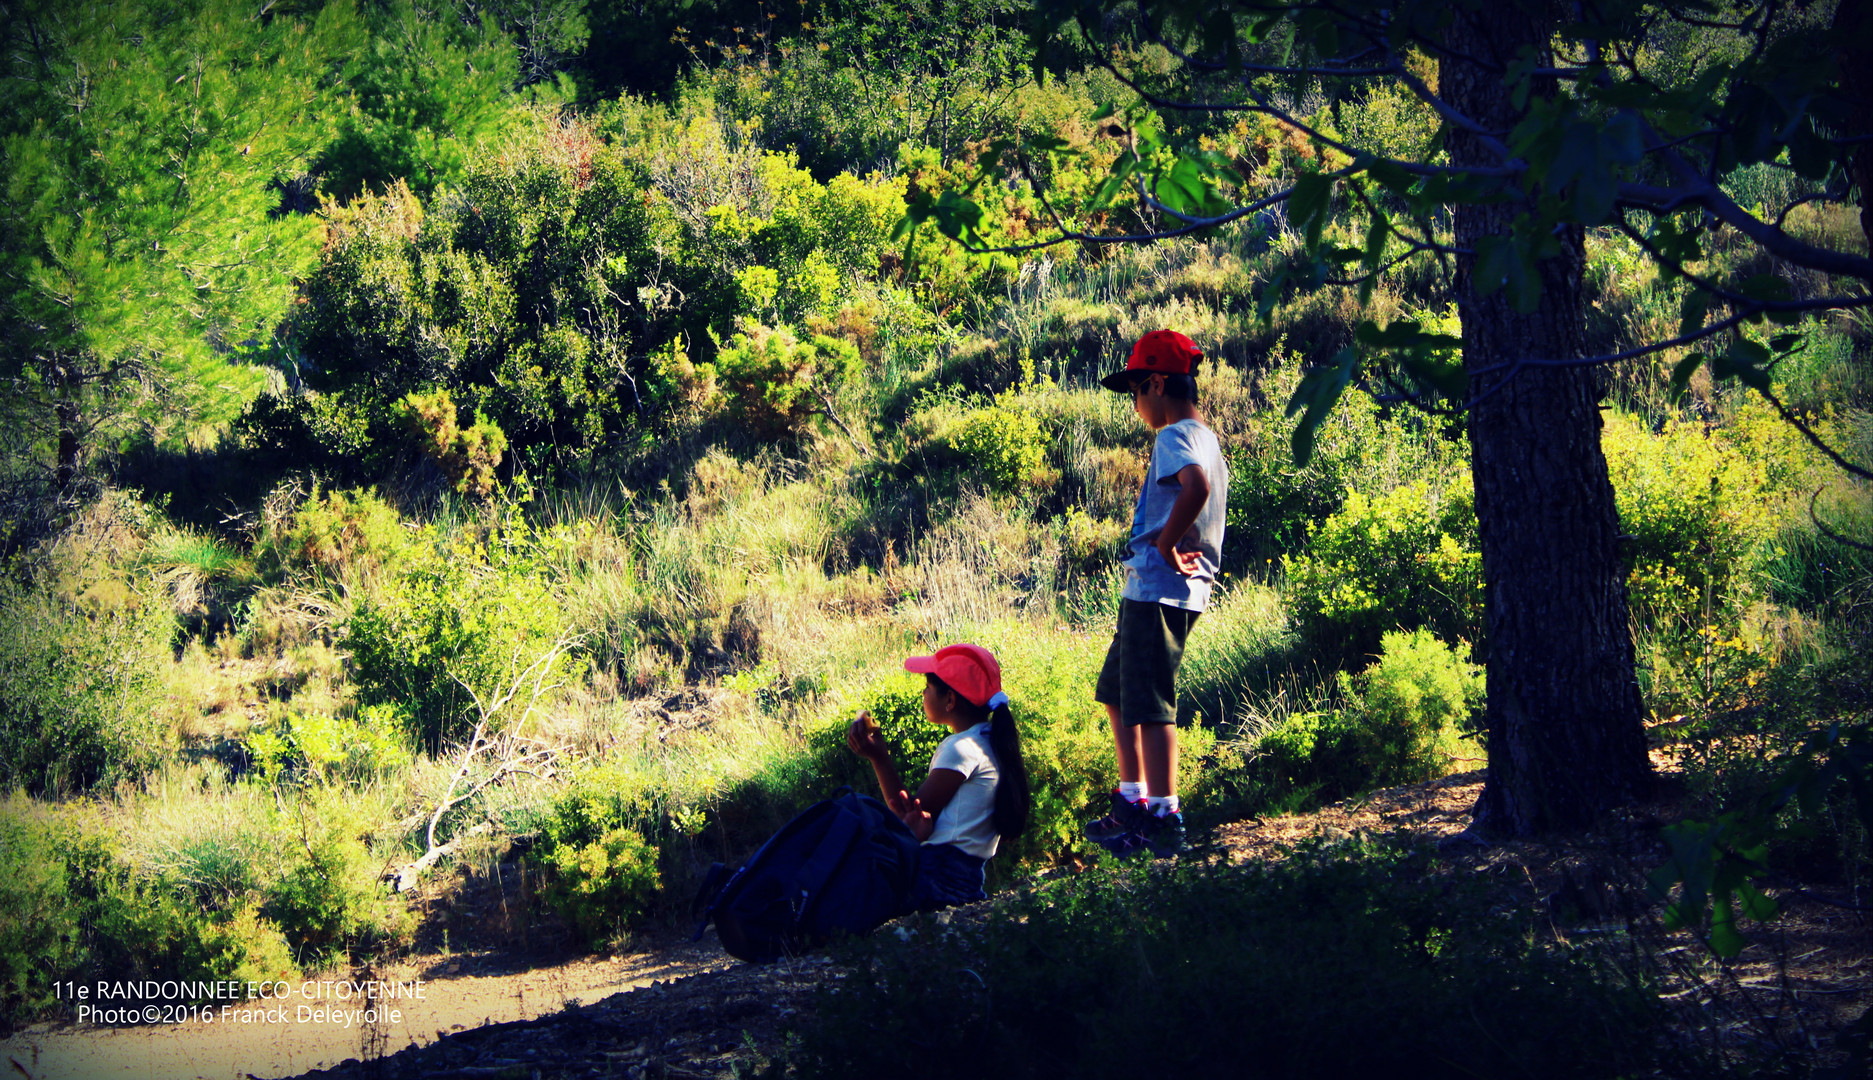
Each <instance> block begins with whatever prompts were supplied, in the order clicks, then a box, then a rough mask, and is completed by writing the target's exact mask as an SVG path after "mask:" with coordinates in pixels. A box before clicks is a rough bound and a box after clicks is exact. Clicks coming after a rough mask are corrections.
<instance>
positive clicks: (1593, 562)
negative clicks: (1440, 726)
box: [1439, 2, 1652, 836]
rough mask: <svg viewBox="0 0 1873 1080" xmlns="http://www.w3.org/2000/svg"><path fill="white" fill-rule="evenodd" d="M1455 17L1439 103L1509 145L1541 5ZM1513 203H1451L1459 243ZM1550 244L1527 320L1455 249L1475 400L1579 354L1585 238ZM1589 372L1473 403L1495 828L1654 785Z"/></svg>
mask: <svg viewBox="0 0 1873 1080" xmlns="http://www.w3.org/2000/svg"><path fill="white" fill-rule="evenodd" d="M1452 13H1453V15H1454V17H1455V22H1454V24H1453V25H1452V26H1451V28H1450V30H1449V33H1448V36H1447V37H1446V39H1445V40H1446V42H1447V43H1448V45H1449V46H1450V49H1451V53H1452V55H1451V56H1446V57H1444V58H1443V59H1442V61H1441V63H1440V65H1439V67H1440V71H1439V85H1440V92H1441V95H1442V96H1443V97H1444V99H1445V100H1446V101H1447V102H1448V103H1449V104H1450V105H1452V106H1453V107H1455V108H1456V109H1457V110H1458V111H1460V112H1462V113H1463V114H1465V115H1467V116H1469V117H1472V118H1474V119H1476V120H1478V121H1480V122H1481V124H1482V126H1484V127H1485V128H1487V129H1488V130H1489V131H1491V132H1492V133H1495V134H1496V135H1497V136H1498V137H1499V138H1504V139H1506V137H1507V134H1508V132H1509V130H1510V129H1511V128H1513V127H1514V125H1515V122H1516V120H1517V119H1518V118H1519V115H1520V112H1521V110H1518V109H1516V108H1515V107H1514V104H1513V102H1512V101H1511V99H1510V87H1509V86H1507V85H1505V84H1504V83H1503V81H1502V74H1501V72H1502V71H1503V70H1504V69H1505V68H1507V67H1508V66H1509V65H1510V64H1511V63H1512V62H1513V61H1514V60H1515V59H1516V57H1517V55H1518V53H1520V52H1521V51H1522V50H1524V49H1527V48H1533V49H1534V50H1536V51H1537V54H1538V55H1539V56H1540V57H1541V58H1542V63H1543V65H1544V66H1552V60H1551V58H1550V56H1549V46H1548V42H1549V41H1550V36H1551V34H1552V32H1553V30H1554V27H1555V25H1556V23H1555V18H1554V13H1553V12H1551V11H1547V10H1543V8H1542V7H1541V6H1540V5H1539V4H1538V3H1534V2H1527V3H1525V4H1522V5H1518V4H1515V3H1510V4H1504V5H1499V6H1497V5H1492V6H1488V7H1485V8H1482V9H1480V10H1474V11H1471V10H1465V9H1464V8H1462V7H1456V8H1453V9H1452ZM1453 57H1455V58H1453ZM1491 68H1493V69H1494V70H1491ZM1549 89H1550V92H1551V88H1549ZM1542 92H1544V88H1542V87H1540V86H1537V88H1536V91H1535V93H1536V94H1540V93H1542ZM1533 96H1534V95H1531V97H1533ZM1448 145H1449V148H1450V156H1451V162H1452V164H1455V165H1458V166H1464V165H1474V166H1485V165H1491V166H1493V165H1500V164H1501V162H1500V160H1499V159H1497V158H1496V157H1495V155H1494V154H1492V153H1491V152H1490V151H1489V150H1488V149H1486V148H1485V147H1484V146H1483V145H1482V144H1481V140H1479V139H1478V138H1477V137H1476V136H1474V135H1471V134H1469V133H1467V132H1462V131H1453V133H1452V134H1451V135H1450V137H1449V142H1448ZM1524 208H1525V206H1524V205H1523V204H1519V203H1498V204H1492V205H1466V206H1459V207H1458V208H1457V209H1456V212H1455V222H1454V225H1455V233H1456V242H1457V246H1458V247H1460V248H1464V249H1469V250H1474V248H1475V245H1476V242H1477V240H1478V239H1479V238H1481V237H1485V236H1492V235H1504V234H1507V233H1508V232H1509V231H1510V226H1511V223H1512V222H1513V221H1514V219H1515V217H1516V215H1517V213H1518V212H1520V211H1521V210H1523V209H1524ZM1560 240H1561V248H1562V251H1561V254H1560V255H1559V256H1557V257H1555V258H1551V259H1547V260H1544V261H1543V262H1542V263H1541V265H1540V273H1541V286H1542V296H1541V305H1540V307H1539V308H1538V309H1536V310H1535V311H1534V312H1532V313H1527V314H1524V313H1521V312H1518V311H1516V310H1515V307H1514V304H1513V303H1512V301H1511V298H1510V296H1509V290H1508V289H1506V288H1504V289H1498V290H1497V291H1496V292H1494V293H1492V294H1490V295H1488V296H1482V295H1480V293H1479V286H1480V285H1481V284H1482V283H1481V282H1479V281H1478V280H1477V279H1476V276H1475V262H1476V260H1475V259H1474V257H1471V256H1460V257H1458V259H1457V293H1458V305H1459V310H1460V313H1461V316H1462V320H1463V357H1464V365H1465V367H1466V368H1468V369H1469V370H1470V371H1471V372H1472V373H1473V374H1472V375H1471V379H1470V394H1471V397H1472V398H1473V399H1474V398H1477V397H1479V396H1481V395H1482V394H1484V393H1485V392H1488V391H1490V390H1491V389H1492V388H1494V387H1496V386H1497V384H1498V382H1499V381H1501V380H1502V379H1503V378H1504V376H1503V375H1502V374H1500V373H1498V374H1485V375H1478V374H1474V372H1476V371H1477V369H1479V368H1489V367H1494V366H1496V365H1499V364H1504V363H1511V362H1513V361H1514V360H1516V359H1517V358H1518V357H1519V358H1536V357H1541V358H1566V357H1576V356H1580V355H1581V348H1582V338H1583V329H1584V322H1583V300H1582V295H1581V279H1582V271H1583V269H1584V267H1585V262H1586V260H1585V254H1584V251H1583V244H1582V232H1581V230H1580V229H1579V228H1577V227H1569V228H1567V229H1565V230H1564V234H1563V235H1562V236H1561V237H1560ZM1596 381H1597V376H1596V373H1595V371H1594V370H1592V369H1588V368H1531V369H1526V370H1523V371H1521V372H1519V373H1516V374H1514V375H1513V377H1512V378H1511V379H1510V380H1509V382H1508V384H1507V385H1505V386H1502V387H1501V388H1500V389H1495V390H1494V392H1493V393H1490V396H1488V397H1487V398H1485V399H1483V400H1481V401H1479V402H1478V404H1477V405H1476V406H1475V407H1474V408H1472V409H1471V410H1470V413H1469V434H1470V467H1471V472H1472V475H1473V477H1474V480H1475V484H1476V516H1477V526H1478V533H1479V535H1480V538H1481V541H1482V555H1483V579H1484V583H1485V596H1486V604H1487V607H1486V613H1485V627H1486V633H1487V637H1488V643H1487V648H1488V653H1487V657H1486V661H1485V662H1486V668H1487V673H1488V674H1487V685H1488V697H1487V703H1486V721H1485V726H1486V729H1487V732H1488V753H1489V772H1488V778H1487V781H1486V782H1485V783H1484V786H1483V796H1482V798H1481V799H1480V800H1478V802H1477V807H1476V824H1477V827H1478V828H1479V829H1481V830H1483V831H1485V832H1488V833H1493V834H1496V835H1512V836H1527V835H1531V834H1535V833H1540V832H1545V831H1548V830H1552V829H1565V828H1573V827H1579V826H1583V825H1587V824H1589V823H1591V822H1592V821H1593V820H1594V819H1596V818H1597V817H1598V816H1599V815H1600V814H1601V813H1602V812H1604V811H1605V810H1607V809H1609V808H1611V807H1613V806H1617V805H1620V804H1622V803H1626V802H1629V801H1631V800H1632V799H1634V798H1635V797H1638V796H1640V795H1642V794H1643V793H1644V792H1645V791H1646V790H1647V789H1648V788H1649V786H1650V783H1651V777H1652V772H1651V764H1650V761H1649V759H1648V757H1647V754H1646V744H1645V728H1644V724H1643V722H1642V720H1641V706H1640V700H1639V687H1638V683H1637V681H1636V680H1635V678H1634V674H1633V649H1632V631H1631V627H1630V624H1629V622H1628V617H1627V608H1626V590H1625V570H1624V567H1623V565H1622V563H1621V560H1620V557H1619V553H1618V551H1617V550H1616V544H1617V537H1618V534H1619V517H1618V513H1617V511H1616V509H1615V506H1614V502H1613V486H1612V483H1611V482H1610V481H1609V480H1608V478H1607V471H1606V458H1605V457H1604V456H1603V455H1602V454H1601V452H1600V417H1599V412H1598V399H1599V396H1600V395H1599V394H1598V393H1597V392H1596V387H1595V384H1596Z"/></svg>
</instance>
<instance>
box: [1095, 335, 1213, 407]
mask: <svg viewBox="0 0 1873 1080" xmlns="http://www.w3.org/2000/svg"><path fill="white" fill-rule="evenodd" d="M1201 359H1203V350H1202V349H1199V348H1197V343H1196V342H1194V341H1191V340H1190V339H1189V338H1187V337H1185V336H1184V335H1182V334H1180V333H1178V332H1177V331H1175V330H1153V331H1151V332H1150V333H1149V334H1146V335H1145V336H1144V337H1141V338H1139V339H1138V344H1136V345H1133V346H1132V358H1131V359H1130V360H1128V361H1126V362H1125V367H1124V369H1123V370H1120V371H1115V372H1113V373H1112V374H1110V375H1107V376H1106V377H1105V378H1103V379H1100V380H1099V385H1101V386H1103V387H1105V388H1106V389H1107V390H1117V391H1118V392H1119V393H1121V394H1129V393H1131V392H1132V383H1133V382H1135V381H1137V379H1138V378H1139V376H1141V375H1146V376H1149V375H1195V374H1196V373H1197V361H1199V360H1201Z"/></svg>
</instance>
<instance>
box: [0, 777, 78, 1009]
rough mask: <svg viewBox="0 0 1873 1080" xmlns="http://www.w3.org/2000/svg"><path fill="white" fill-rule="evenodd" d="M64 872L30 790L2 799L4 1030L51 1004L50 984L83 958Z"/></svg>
mask: <svg viewBox="0 0 1873 1080" xmlns="http://www.w3.org/2000/svg"><path fill="white" fill-rule="evenodd" d="M65 878H66V875H65V866H64V863H63V860H61V859H60V858H59V857H58V853H57V851H56V850H55V849H54V841H53V836H52V828H51V827H50V825H49V823H48V822H46V821H44V820H43V819H41V818H39V816H38V815H37V814H35V813H34V810H33V808H32V805H31V803H30V802H28V800H27V799H26V798H25V797H24V796H21V795H18V794H15V795H13V796H12V797H10V798H8V799H7V800H6V801H5V802H4V803H0V1031H5V1030H7V1029H9V1028H11V1027H12V1026H14V1025H15V1024H17V1023H20V1022H22V1021H25V1020H29V1019H31V1018H33V1017H34V1016H37V1015H38V1014H40V1013H41V1012H42V1011H43V1010H45V1009H47V1008H49V1007H51V1006H52V1004H53V1003H54V1001H55V1000H56V999H55V997H54V995H53V989H52V984H53V983H55V982H57V981H59V980H61V979H64V978H68V977H69V976H70V975H71V973H72V972H73V971H74V970H75V969H76V968H77V967H79V966H80V964H81V962H82V961H83V959H84V956H85V951H84V944H83V940H82V931H81V928H80V925H79V916H80V908H79V904H78V903H77V901H76V900H74V898H73V897H72V896H71V895H70V893H69V892H68V891H67V890H66V880H65Z"/></svg>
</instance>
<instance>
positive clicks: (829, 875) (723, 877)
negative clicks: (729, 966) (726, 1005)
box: [696, 788, 919, 963]
mask: <svg viewBox="0 0 1873 1080" xmlns="http://www.w3.org/2000/svg"><path fill="white" fill-rule="evenodd" d="M918 848H919V845H918V842H917V838H916V837H914V836H912V835H911V831H910V829H908V828H907V827H905V825H904V823H903V822H902V821H900V820H898V817H897V815H896V814H893V813H892V812H891V810H890V809H889V808H888V807H886V806H885V804H883V803H881V802H879V801H878V800H877V799H874V798H872V797H870V796H868V795H859V794H856V793H854V792H853V791H852V790H851V789H849V788H848V789H846V790H845V791H844V793H843V794H840V795H837V796H835V797H833V798H831V799H828V800H826V801H825V802H821V803H815V804H813V805H812V806H809V807H807V808H806V809H805V810H803V811H801V813H800V815H799V816H798V817H796V818H794V819H793V820H792V821H790V822H788V823H787V824H786V825H784V826H782V827H781V830H780V831H779V832H777V833H775V834H774V835H773V836H772V837H771V838H769V840H768V842H767V843H765V844H763V845H761V849H760V850H759V851H756V852H755V853H754V854H753V855H751V856H749V858H748V861H747V862H745V863H742V864H741V866H740V868H739V869H737V870H735V871H734V873H732V874H731V873H729V872H728V871H727V870H726V868H724V867H723V866H722V865H721V864H720V863H718V864H716V866H715V867H714V868H713V869H711V871H710V873H709V877H708V880H707V881H705V882H704V883H703V887H702V891H701V892H700V893H699V894H698V895H697V897H696V907H697V908H698V909H700V910H701V913H702V922H701V923H700V924H698V925H697V927H696V936H697V937H698V938H700V937H701V936H702V932H703V930H705V929H706V928H707V927H708V925H709V923H711V922H714V923H715V932H716V935H717V936H718V937H720V938H721V939H722V948H723V949H724V950H726V951H727V952H728V954H729V955H730V956H734V957H738V958H740V959H742V960H748V961H752V962H756V963H761V962H765V961H768V960H775V959H778V958H780V957H782V956H792V955H796V954H798V953H800V952H803V951H805V950H807V949H810V948H813V947H814V946H817V945H822V944H824V943H825V942H826V941H828V940H829V939H831V938H833V937H834V936H836V935H839V934H868V933H870V932H871V931H873V930H876V929H877V928H878V927H879V925H880V924H882V923H884V922H886V921H888V920H890V919H893V918H896V917H897V916H899V915H902V914H904V912H905V911H906V910H907V908H908V901H909V897H910V889H911V880H912V878H913V877H915V876H916V873H917V858H918Z"/></svg>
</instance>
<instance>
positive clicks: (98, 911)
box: [0, 797, 299, 1028]
mask: <svg viewBox="0 0 1873 1080" xmlns="http://www.w3.org/2000/svg"><path fill="white" fill-rule="evenodd" d="M54 813H56V811H55V812H54ZM44 814H45V811H44V810H42V809H39V808H34V807H30V806H29V804H27V803H26V802H25V801H24V800H23V799H19V798H17V797H16V798H14V799H12V800H10V801H9V802H7V803H6V804H5V805H4V806H0V1028H4V1027H8V1026H12V1025H15V1024H18V1023H21V1022H24V1021H26V1020H29V1019H32V1018H33V1017H35V1016H36V1015H39V1014H41V1013H43V1012H44V1011H45V1010H46V1009H48V1008H49V1007H51V1005H52V999H51V997H50V994H49V991H50V989H51V984H52V983H53V982H55V981H59V980H65V979H70V980H76V981H92V980H99V979H152V978H153V979H209V980H213V979H232V980H237V981H241V982H246V981H250V980H252V981H260V980H263V979H264V980H274V979H292V978H296V977H297V976H298V972H299V968H298V967H297V966H296V965H295V964H294V963H293V957H292V953H291V951H290V949H289V948H288V945H287V942H286V938H285V937H284V935H282V933H281V931H280V928H279V927H278V926H277V925H275V924H274V923H273V921H272V920H271V919H269V918H267V917H265V916H264V915H263V914H262V913H261V912H260V910H259V908H258V904H257V902H256V899H255V898H254V897H253V896H252V895H239V896H228V895H225V894H216V893H214V891H213V890H209V892H207V893H205V892H204V890H203V884H204V882H203V881H202V880H199V879H197V880H188V879H185V878H183V877H180V876H177V875H176V874H173V873H166V872H159V873H147V874H145V873H138V872H137V871H135V870H134V869H133V868H132V867H131V866H130V865H129V864H128V863H127V862H125V861H124V860H123V859H122V857H121V856H120V855H119V854H118V853H117V852H116V851H115V850H114V848H113V847H112V845H111V843H110V841H109V840H108V839H107V837H106V836H105V835H104V834H103V833H102V832H100V831H97V830H95V829H94V828H90V827H87V826H86V825H85V824H84V823H82V822H81V821H79V820H77V819H75V818H73V819H64V820H62V819H59V818H56V817H54V818H48V817H45V816H43V815H44ZM245 873H246V872H245V871H239V872H236V874H235V875H234V876H236V877H241V876H243V875H244V874H245ZM224 883H225V882H224ZM244 887H245V886H244V885H243V888H244ZM205 898H206V899H207V900H208V901H209V902H206V903H205V902H204V899H205Z"/></svg>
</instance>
